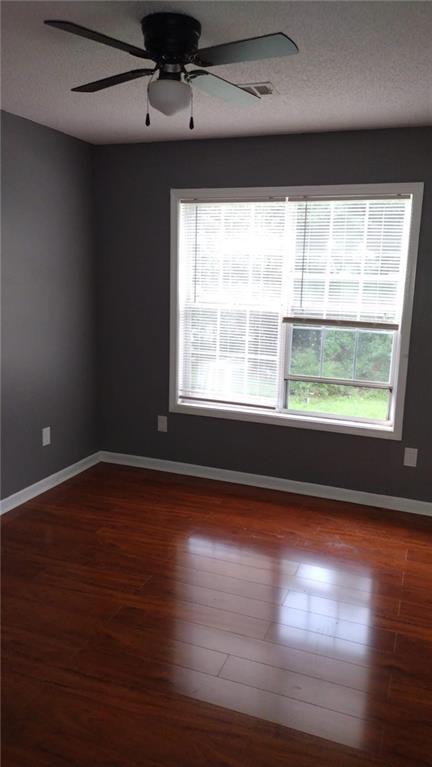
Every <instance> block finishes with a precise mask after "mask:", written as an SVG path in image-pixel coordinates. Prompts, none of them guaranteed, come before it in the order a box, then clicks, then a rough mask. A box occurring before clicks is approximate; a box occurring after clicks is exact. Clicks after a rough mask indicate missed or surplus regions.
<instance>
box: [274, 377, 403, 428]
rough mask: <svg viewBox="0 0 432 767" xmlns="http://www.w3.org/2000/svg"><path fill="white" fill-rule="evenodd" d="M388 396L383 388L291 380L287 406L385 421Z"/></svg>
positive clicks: (387, 409)
mask: <svg viewBox="0 0 432 767" xmlns="http://www.w3.org/2000/svg"><path fill="white" fill-rule="evenodd" d="M389 396H390V395H389V392H388V390H386V389H372V388H371V389H367V388H364V387H356V386H343V385H333V384H321V383H309V382H306V381H290V382H289V383H288V386H287V395H286V399H287V401H286V408H287V410H297V411H301V412H305V413H317V414H322V415H334V416H342V417H344V418H364V419H366V420H373V421H386V420H387V419H388V412H389Z"/></svg>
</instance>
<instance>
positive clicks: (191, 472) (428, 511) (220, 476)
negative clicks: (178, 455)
mask: <svg viewBox="0 0 432 767" xmlns="http://www.w3.org/2000/svg"><path fill="white" fill-rule="evenodd" d="M100 460H101V461H104V462H106V463H117V464H122V465H124V466H137V467H141V468H143V469H152V470H154V471H166V472H171V473H172V474H186V475H187V476H191V477H203V478H204V479H216V480H219V481H222V482H233V483H234V484H237V485H251V486H252V487H263V488H267V489H269V490H281V491H283V492H285V493H297V494H298V495H311V496H313V497H315V498H329V499H330V500H332V501H345V502H348V503H356V504H361V505H363V506H374V507H378V508H381V509H392V510H394V511H407V512H409V513H410V514H424V515H426V516H432V502H431V503H430V502H428V501H418V500H415V499H411V498H397V497H395V496H391V495H381V494H379V493H368V492H364V491H361V490H349V489H347V488H343V487H331V486H329V485H316V484H312V483H309V482H296V481H295V480H291V479H282V478H280V477H267V476H264V475H262V474H248V473H246V472H243V471H230V470H228V469H215V468H213V467H211V466H198V465H196V464H192V463H179V462H177V461H166V460H164V459H160V458H145V457H143V456H140V455H127V454H125V453H110V452H107V451H104V450H102V451H101V452H100Z"/></svg>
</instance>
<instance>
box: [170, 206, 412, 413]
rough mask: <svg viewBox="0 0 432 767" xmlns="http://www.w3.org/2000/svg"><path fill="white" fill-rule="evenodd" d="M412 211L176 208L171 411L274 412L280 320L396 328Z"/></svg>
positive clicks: (406, 208)
mask: <svg viewBox="0 0 432 767" xmlns="http://www.w3.org/2000/svg"><path fill="white" fill-rule="evenodd" d="M410 205H411V199H410V198H396V197H395V198H389V199H370V198H368V199H343V200H337V199H335V200H331V199H330V200H329V199H325V200H319V199H317V200H311V199H307V200H295V201H290V200H288V199H280V200H274V199H270V200H268V201H266V200H261V201H226V202H220V201H207V202H204V201H203V202H200V201H196V202H192V201H190V200H188V201H185V202H180V205H179V269H178V289H179V293H178V299H179V304H178V320H179V324H178V334H179V335H178V396H179V397H180V399H183V400H206V401H215V402H221V403H232V404H237V405H245V406H249V407H250V406H252V407H253V406H257V407H270V408H275V407H276V404H277V399H278V380H279V378H280V364H279V363H280V351H279V350H280V348H281V342H280V340H281V337H280V334H281V332H282V331H281V328H282V317H283V316H284V314H289V315H295V316H299V317H301V316H305V317H306V316H309V317H319V318H333V319H348V320H364V321H379V322H384V323H386V322H388V323H394V322H398V321H399V319H400V313H401V305H402V296H403V288H404V279H403V278H404V270H405V260H406V251H407V241H408V235H409V232H408V228H409V219H410V215H409V214H410Z"/></svg>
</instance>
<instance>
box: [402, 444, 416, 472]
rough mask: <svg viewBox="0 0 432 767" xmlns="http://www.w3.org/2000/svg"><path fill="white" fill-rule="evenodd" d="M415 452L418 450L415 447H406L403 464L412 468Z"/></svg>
mask: <svg viewBox="0 0 432 767" xmlns="http://www.w3.org/2000/svg"><path fill="white" fill-rule="evenodd" d="M417 454H418V450H417V448H416V447H406V448H405V451H404V466H412V467H413V468H414V467H416V466H417Z"/></svg>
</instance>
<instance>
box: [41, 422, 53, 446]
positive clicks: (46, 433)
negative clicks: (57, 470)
mask: <svg viewBox="0 0 432 767" xmlns="http://www.w3.org/2000/svg"><path fill="white" fill-rule="evenodd" d="M50 444H51V426H44V428H43V429H42V445H43V447H46V446H47V445H50Z"/></svg>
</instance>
